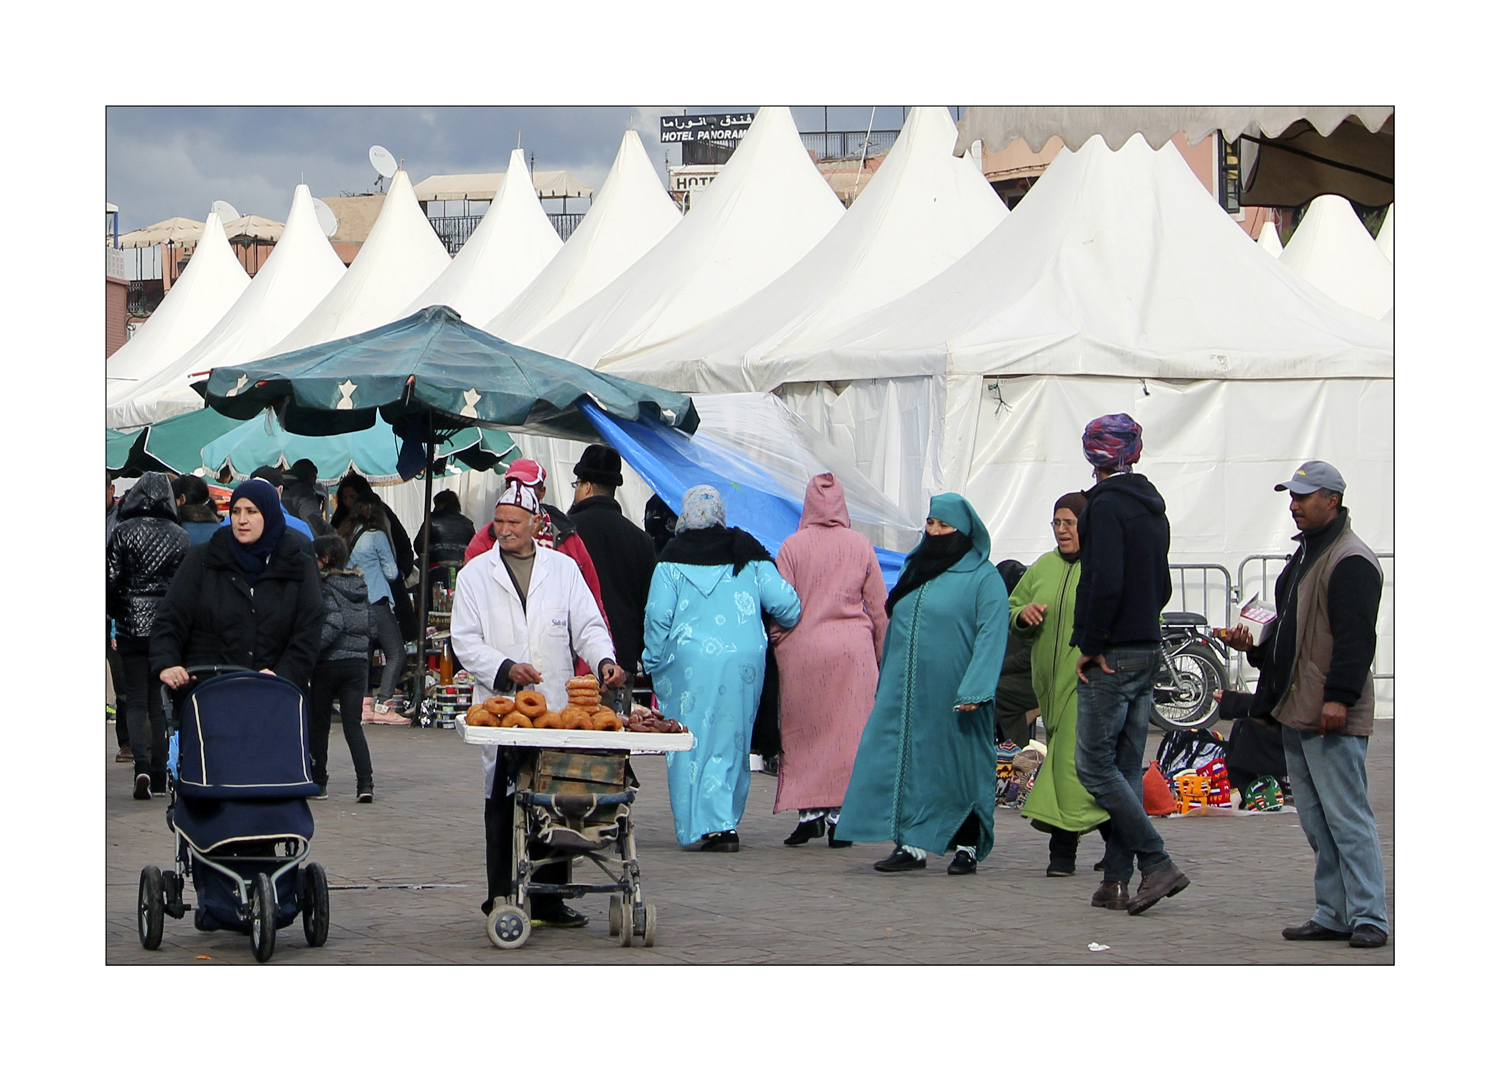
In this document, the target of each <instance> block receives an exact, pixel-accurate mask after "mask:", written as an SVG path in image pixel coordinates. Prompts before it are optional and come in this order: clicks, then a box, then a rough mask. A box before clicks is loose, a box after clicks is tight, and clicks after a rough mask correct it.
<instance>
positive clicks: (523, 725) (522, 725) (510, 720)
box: [471, 710, 531, 729]
mask: <svg viewBox="0 0 1500 1071" xmlns="http://www.w3.org/2000/svg"><path fill="white" fill-rule="evenodd" d="M471 724H472V723H471ZM500 728H502V729H530V728H531V719H530V718H528V717H527V716H526V715H525V714H522V713H521V712H520V711H519V710H513V711H511V712H510V713H509V714H507V715H505V717H503V718H501V719H500Z"/></svg>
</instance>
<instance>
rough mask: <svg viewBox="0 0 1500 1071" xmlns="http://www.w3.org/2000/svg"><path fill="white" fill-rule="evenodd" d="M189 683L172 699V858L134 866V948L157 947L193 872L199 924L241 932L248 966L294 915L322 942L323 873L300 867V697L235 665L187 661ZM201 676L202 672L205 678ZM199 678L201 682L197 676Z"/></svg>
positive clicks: (267, 954)
mask: <svg viewBox="0 0 1500 1071" xmlns="http://www.w3.org/2000/svg"><path fill="white" fill-rule="evenodd" d="M187 671H188V672H189V673H190V674H193V675H194V676H195V677H197V678H199V683H197V684H196V685H195V686H193V687H192V688H191V691H188V690H187V689H183V690H182V691H186V693H187V694H185V695H179V696H177V697H175V698H176V703H175V709H174V713H173V720H174V722H175V723H176V724H175V725H174V728H175V729H176V730H177V734H178V736H177V741H178V747H177V757H176V769H175V770H174V771H173V774H172V777H171V779H170V790H171V791H170V803H169V805H168V807H167V828H169V829H171V830H172V834H173V840H174V845H175V863H174V865H173V867H172V869H171V870H169V871H167V872H166V873H165V874H163V873H162V871H161V870H159V869H158V868H156V867H154V866H148V867H146V868H145V869H143V870H142V871H141V883H140V895H139V899H138V901H137V903H138V909H137V914H138V919H139V926H140V938H141V946H142V947H143V948H147V949H154V948H157V947H158V946H159V945H160V944H161V937H162V916H163V915H171V916H172V917H173V918H174V919H180V918H182V917H183V915H184V914H186V912H187V910H188V908H189V907H192V906H193V905H191V904H187V903H184V902H183V899H182V893H183V889H184V887H185V884H186V881H187V878H188V876H189V875H191V876H192V880H193V888H194V889H195V890H196V892H197V894H198V904H197V907H196V908H195V909H194V913H193V924H194V925H195V926H196V927H197V928H198V929H200V930H219V929H226V930H234V931H236V932H238V933H247V934H249V935H250V945H251V948H252V949H253V950H254V952H255V958H256V960H257V961H259V962H261V963H264V962H265V961H266V960H268V959H270V958H271V954H272V953H273V952H274V951H275V949H276V931H277V930H278V929H280V928H281V927H283V926H289V925H291V924H292V922H293V921H295V920H296V918H297V915H298V914H299V913H300V914H301V915H302V929H303V932H304V934H305V935H306V937H307V943H308V944H309V945H311V946H313V947H317V946H318V945H321V944H322V943H323V942H324V941H326V940H327V939H328V878H327V876H326V875H325V874H324V872H323V868H322V867H321V866H319V865H318V864H317V863H310V864H308V865H307V866H303V865H301V864H302V862H303V860H305V859H306V858H307V855H308V851H309V842H310V841H311V840H312V835H313V818H312V811H311V809H310V808H309V807H308V805H307V798H308V797H309V796H314V795H316V794H317V792H318V787H317V785H316V783H315V782H314V781H313V780H312V776H311V763H312V760H311V756H310V754H309V751H308V739H307V701H306V698H305V697H304V695H303V694H302V690H301V689H300V688H298V687H297V686H296V685H295V684H293V683H291V682H290V681H288V680H285V679H283V678H281V677H274V676H271V675H270V674H266V673H254V672H252V671H250V670H247V669H244V668H243V667H240V666H189V667H187ZM210 675H212V676H210ZM205 677H208V678H209V679H206V680H205V679H203V678H205Z"/></svg>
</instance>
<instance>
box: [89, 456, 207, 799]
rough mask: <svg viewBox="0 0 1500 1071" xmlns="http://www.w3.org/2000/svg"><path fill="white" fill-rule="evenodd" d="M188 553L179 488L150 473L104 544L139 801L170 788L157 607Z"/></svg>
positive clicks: (130, 494) (129, 495) (125, 501)
mask: <svg viewBox="0 0 1500 1071" xmlns="http://www.w3.org/2000/svg"><path fill="white" fill-rule="evenodd" d="M187 552H188V535H187V533H186V532H184V531H183V530H182V527H181V526H180V525H179V524H178V523H177V505H176V502H175V501H174V498H173V495H172V485H171V483H169V482H168V480H167V478H166V477H165V476H164V475H162V474H161V473H159V472H148V473H147V474H146V475H144V476H142V477H141V478H140V480H139V481H138V482H137V483H136V485H135V486H134V487H132V488H131V489H130V490H129V491H126V492H125V497H124V498H122V499H120V507H119V517H118V523H117V524H116V525H115V529H114V531H113V532H111V533H110V536H109V541H108V542H107V543H106V544H105V550H104V562H105V581H104V599H105V610H106V611H107V612H108V614H109V616H110V617H112V618H114V622H115V642H116V646H117V647H118V650H119V653H120V659H121V662H122V663H123V668H124V677H125V687H126V690H127V694H128V695H129V697H130V698H129V702H128V705H127V707H126V712H127V716H128V723H129V736H128V739H129V741H130V753H131V757H132V758H133V760H134V762H135V798H136V799H138V800H149V799H150V798H151V793H153V792H157V793H161V792H165V791H166V790H167V716H166V714H165V713H164V712H163V711H162V705H161V689H160V688H158V687H155V686H154V684H153V682H152V678H151V658H150V654H151V630H152V627H153V625H154V623H155V620H156V611H157V606H158V605H159V604H160V603H161V601H162V598H163V596H165V595H166V593H167V589H168V586H169V585H170V584H171V583H172V577H173V574H175V573H176V572H177V569H178V566H180V565H181V564H182V561H183V558H184V557H186V555H187Z"/></svg>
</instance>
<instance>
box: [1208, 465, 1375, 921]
mask: <svg viewBox="0 0 1500 1071" xmlns="http://www.w3.org/2000/svg"><path fill="white" fill-rule="evenodd" d="M1345 486H1346V485H1345V483H1344V478H1343V476H1341V475H1339V470H1338V469H1336V468H1334V467H1333V466H1332V465H1330V464H1328V462H1326V461H1309V462H1307V463H1306V464H1304V465H1301V466H1299V467H1298V469H1297V471H1296V472H1294V473H1293V474H1292V476H1291V478H1290V479H1288V480H1286V481H1284V482H1282V483H1279V484H1277V485H1276V490H1277V491H1286V492H1288V493H1289V494H1290V495H1291V505H1290V510H1291V514H1292V520H1293V522H1294V523H1295V524H1296V525H1297V528H1298V534H1297V535H1296V536H1294V537H1293V539H1295V540H1296V541H1297V542H1298V543H1300V544H1301V546H1300V547H1298V549H1297V552H1296V553H1295V554H1293V555H1292V558H1291V560H1290V561H1289V562H1288V563H1287V565H1286V568H1285V569H1283V570H1282V572H1281V575H1280V576H1279V577H1278V578H1277V580H1276V620H1275V621H1274V622H1273V623H1272V624H1271V626H1270V627H1269V628H1268V629H1267V630H1266V632H1265V634H1264V635H1263V636H1262V638H1261V643H1260V645H1259V646H1255V645H1253V644H1252V643H1251V642H1250V632H1249V630H1248V629H1247V628H1245V627H1244V626H1243V625H1241V626H1238V627H1236V628H1234V629H1232V630H1231V631H1230V633H1229V636H1228V637H1227V642H1228V643H1229V645H1230V646H1231V647H1233V648H1235V649H1236V650H1239V651H1244V652H1245V653H1246V655H1247V656H1248V659H1249V662H1250V664H1251V665H1252V666H1255V667H1256V668H1258V669H1259V670H1260V681H1259V683H1258V684H1257V686H1256V690H1255V699H1254V702H1253V704H1252V706H1251V708H1250V716H1251V717H1252V718H1257V719H1260V720H1262V721H1267V720H1269V721H1271V722H1273V723H1280V726H1281V741H1282V744H1283V746H1284V747H1285V749H1286V768H1287V774H1288V776H1289V778H1290V780H1291V783H1292V794H1293V796H1294V797H1295V799H1296V804H1297V818H1298V820H1299V821H1300V822H1301V823H1302V831H1303V833H1305V834H1306V835H1307V840H1308V843H1309V844H1311V845H1312V849H1313V854H1314V856H1315V858H1316V865H1315V869H1314V872H1313V890H1314V893H1315V896H1316V899H1317V908H1316V910H1315V911H1314V912H1313V915H1312V918H1311V919H1309V920H1308V921H1307V922H1305V923H1303V924H1302V925H1301V926H1289V927H1287V928H1286V929H1284V930H1282V931H1281V936H1282V937H1284V938H1286V939H1287V940H1288V941H1347V942H1348V943H1349V945H1350V947H1353V948H1380V947H1381V946H1383V945H1384V944H1385V943H1386V935H1387V933H1388V932H1389V929H1390V924H1389V923H1388V921H1387V918H1386V904H1385V864H1384V862H1383V861H1382V859H1381V856H1380V837H1379V835H1378V834H1377V832H1376V829H1375V814H1374V811H1372V810H1371V808H1370V798H1369V783H1368V778H1367V776H1366V773H1365V752H1366V751H1367V749H1368V747H1369V742H1370V733H1371V731H1372V730H1373V728H1374V713H1375V681H1374V678H1373V676H1372V674H1371V665H1372V664H1373V662H1374V659H1375V617H1376V614H1377V613H1378V612H1379V610H1380V593H1381V587H1382V585H1383V583H1384V577H1383V575H1382V574H1381V571H1380V565H1379V563H1378V562H1377V561H1376V558H1375V553H1374V552H1373V551H1372V550H1370V548H1369V547H1368V546H1366V545H1365V543H1364V541H1363V540H1361V539H1360V538H1359V537H1358V536H1357V535H1355V534H1354V529H1353V528H1352V527H1351V526H1350V523H1349V511H1348V509H1346V508H1345V507H1344V490H1345Z"/></svg>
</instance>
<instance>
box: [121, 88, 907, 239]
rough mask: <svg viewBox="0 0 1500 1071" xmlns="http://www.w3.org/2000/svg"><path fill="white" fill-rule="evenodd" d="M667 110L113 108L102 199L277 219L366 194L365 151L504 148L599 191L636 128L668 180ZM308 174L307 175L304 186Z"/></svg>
mask: <svg viewBox="0 0 1500 1071" xmlns="http://www.w3.org/2000/svg"><path fill="white" fill-rule="evenodd" d="M682 110H683V108H682V107H681V106H677V107H670V108H662V107H656V108H647V107H639V108H620V107H608V108H538V107H531V108H527V107H515V108H480V107H448V108H444V107H438V108H389V107H351V108H297V107H236V108H206V107H112V108H109V109H108V110H107V111H106V114H105V150H106V157H105V181H106V198H107V199H108V200H109V201H110V202H111V203H113V204H115V205H117V206H118V207H119V209H120V232H121V233H122V234H123V233H125V232H126V231H130V230H134V229H136V228H138V227H144V226H147V225H148V224H151V223H155V222H157V221H158V220H163V219H167V218H169V217H172V216H187V217H189V218H191V219H199V220H201V219H202V218H203V217H204V216H206V215H207V214H208V211H209V206H210V205H211V204H212V203H213V202H214V201H215V200H224V201H228V202H229V203H230V204H232V205H234V207H235V208H237V209H238V210H239V211H240V212H241V213H242V214H244V215H258V216H266V217H269V218H271V219H276V220H285V219H286V213H287V210H288V208H289V207H290V205H291V201H292V189H293V187H294V186H296V184H297V183H298V182H300V181H306V182H307V184H308V186H309V187H310V188H311V190H312V193H313V196H315V197H337V196H339V195H340V194H342V193H344V192H346V191H347V192H348V193H363V192H367V191H373V190H374V188H375V170H374V168H373V167H371V166H370V161H369V156H368V153H369V148H370V146H371V145H376V144H379V145H384V146H385V147H386V148H387V149H389V150H390V151H391V152H392V153H394V154H395V155H396V156H398V157H402V158H404V159H405V163H406V169H407V173H408V174H409V175H410V176H411V180H412V182H413V183H416V182H421V181H422V180H423V179H425V178H427V177H428V176H429V175H445V174H468V173H474V172H491V171H504V170H505V167H506V164H507V162H508V160H509V158H510V152H511V150H512V149H514V148H515V147H516V140H517V138H519V139H520V143H521V147H522V148H524V149H526V150H527V153H528V160H529V159H530V154H531V153H535V154H536V168H537V170H539V171H546V170H553V169H556V168H563V169H566V170H567V171H570V172H572V173H573V175H574V176H575V177H577V178H578V179H580V180H582V181H583V182H585V183H587V184H588V185H591V186H593V187H594V188H595V189H597V188H598V187H599V186H600V185H601V184H602V183H603V181H604V177H605V175H606V174H607V173H608V172H609V165H610V163H611V162H612V161H613V160H614V156H615V152H616V151H617V150H618V149H619V145H620V137H621V136H622V135H623V133H624V132H625V130H627V129H628V128H629V127H630V126H631V124H632V123H633V124H634V126H635V129H636V130H637V131H639V132H640V134H641V140H642V142H643V143H644V144H645V146H646V151H647V153H648V155H650V156H651V158H652V160H653V161H654V162H655V163H656V165H657V170H658V171H659V172H660V173H661V175H662V179H663V181H664V182H665V179H666V170H665V167H664V157H665V156H667V155H670V157H671V163H672V164H674V165H675V164H676V163H677V162H678V160H679V155H678V149H677V147H676V146H666V145H662V144H661V142H660V138H659V136H658V129H659V128H658V125H657V121H658V118H659V117H660V116H661V115H662V114H663V113H664V112H667V113H671V114H680V113H681V112H682ZM749 110H753V108H751V107H747V106H744V105H723V106H718V105H712V106H694V105H689V106H687V111H689V112H692V113H695V114H698V113H706V112H719V111H726V112H728V111H749ZM870 113H871V107H870V106H869V105H865V106H862V107H848V106H844V107H830V108H829V109H828V125H829V128H830V129H833V130H864V129H865V128H866V127H867V126H868V125H869V124H870V119H871V115H870ZM792 114H793V116H794V117H795V118H796V120H797V126H798V128H799V129H800V130H802V131H804V132H809V131H815V130H819V131H820V130H822V129H823V108H822V107H821V106H810V107H795V108H793V109H792ZM901 114H902V109H901V107H900V106H899V105H896V106H881V107H878V108H876V109H875V116H874V126H875V129H877V130H894V129H898V128H899V127H900V126H901ZM304 176H305V178H304Z"/></svg>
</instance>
